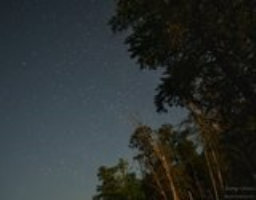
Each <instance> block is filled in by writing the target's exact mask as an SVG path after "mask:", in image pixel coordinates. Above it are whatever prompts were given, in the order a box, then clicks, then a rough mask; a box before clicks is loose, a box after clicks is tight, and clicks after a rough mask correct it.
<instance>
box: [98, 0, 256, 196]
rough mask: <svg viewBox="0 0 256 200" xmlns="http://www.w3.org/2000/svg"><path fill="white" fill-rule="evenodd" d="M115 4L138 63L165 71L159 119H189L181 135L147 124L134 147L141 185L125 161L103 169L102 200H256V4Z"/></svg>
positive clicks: (159, 0) (114, 23)
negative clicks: (181, 111) (173, 110)
mask: <svg viewBox="0 0 256 200" xmlns="http://www.w3.org/2000/svg"><path fill="white" fill-rule="evenodd" d="M115 4H116V10H115V13H114V15H113V16H112V18H111V19H110V21H109V24H110V26H111V28H112V30H113V31H114V33H126V39H125V43H126V45H128V47H129V53H130V55H131V58H133V59H135V60H136V61H137V63H138V65H140V67H141V68H142V69H149V70H158V69H161V71H163V75H162V78H161V83H160V84H159V85H158V87H157V94H156V96H155V104H156V108H157V111H158V112H168V110H169V108H170V107H173V106H179V107H183V108H186V109H187V110H188V113H189V115H188V118H187V121H186V122H184V123H182V126H181V127H179V128H176V129H175V128H173V127H172V126H171V125H163V126H161V127H160V128H159V129H157V130H152V129H151V127H150V125H139V126H138V127H137V128H136V130H135V131H134V133H133V135H132V136H131V141H130V146H131V148H134V149H136V150H137V152H138V154H137V155H136V156H135V159H136V160H137V161H138V163H139V165H140V168H141V177H140V178H137V177H136V176H135V173H133V172H130V171H129V170H127V169H128V168H127V164H126V163H125V162H124V161H123V160H121V161H120V162H119V163H118V164H117V166H114V167H113V168H112V167H103V168H100V170H99V178H100V180H101V181H102V182H101V185H100V186H99V187H98V190H97V191H98V193H97V194H96V196H95V197H94V199H102V200H105V199H113V200H115V199H147V200H148V199H149V200H151V199H152V200H155V199H163V200H172V199H173V200H183V199H185V200H186V199H216V200H217V199H239V198H240V199H241V198H243V199H256V66H255V64H256V56H255V52H256V2H255V1H254V0H225V1H223V0H193V1H188V0H186V1H185V0H179V1H177V0H115ZM138 101H139V99H138ZM105 173H106V174H107V175H106V174H105Z"/></svg>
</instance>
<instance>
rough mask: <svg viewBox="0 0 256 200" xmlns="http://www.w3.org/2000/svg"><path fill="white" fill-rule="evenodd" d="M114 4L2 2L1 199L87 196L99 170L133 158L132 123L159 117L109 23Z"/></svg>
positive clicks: (95, 0)
mask: <svg viewBox="0 0 256 200" xmlns="http://www.w3.org/2000/svg"><path fill="white" fill-rule="evenodd" d="M113 12H114V5H113V2H112V1H111V0H1V1H0V119H1V120H0V199H2V200H89V199H91V196H92V195H93V194H95V188H96V185H97V184H98V182H97V169H98V167H99V166H101V165H113V164H115V163H116V162H117V160H118V158H120V157H124V158H128V159H130V158H131V157H132V151H131V150H130V149H129V148H128V143H129V137H130V135H131V134H132V131H133V130H134V125H133V124H134V121H136V120H139V121H141V122H143V123H146V124H149V125H151V126H153V127H156V128H157V127H158V126H159V125H160V124H162V123H167V122H171V123H177V122H178V121H179V119H180V118H181V117H182V116H183V115H184V114H183V113H182V112H181V111H180V110H179V109H174V110H173V111H172V112H170V113H169V114H157V113H156V109H155V106H154V103H153V97H154V94H155V88H156V86H157V84H158V83H159V74H158V73H156V71H141V70H140V69H139V67H138V66H137V65H136V63H135V61H133V60H131V59H130V58H129V54H128V52H127V47H126V46H125V45H124V44H123V37H122V36H114V35H113V34H112V33H111V31H110V27H109V26H108V25H107V21H108V19H109V18H110V17H111V15H112V14H113Z"/></svg>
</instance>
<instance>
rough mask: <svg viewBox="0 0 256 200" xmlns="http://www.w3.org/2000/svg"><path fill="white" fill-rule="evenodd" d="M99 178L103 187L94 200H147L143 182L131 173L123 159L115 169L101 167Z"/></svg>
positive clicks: (100, 187)
mask: <svg viewBox="0 0 256 200" xmlns="http://www.w3.org/2000/svg"><path fill="white" fill-rule="evenodd" d="M98 178H99V180H100V181H101V185H99V186H98V187H97V192H98V194H97V195H95V196H94V197H93V200H145V198H144V194H143V192H142V189H141V181H140V180H139V179H138V178H137V177H136V175H135V173H132V172H129V170H128V163H127V162H126V161H125V160H123V159H120V160H119V162H118V163H117V164H116V165H115V166H113V167H106V166H102V167H100V168H99V172H98Z"/></svg>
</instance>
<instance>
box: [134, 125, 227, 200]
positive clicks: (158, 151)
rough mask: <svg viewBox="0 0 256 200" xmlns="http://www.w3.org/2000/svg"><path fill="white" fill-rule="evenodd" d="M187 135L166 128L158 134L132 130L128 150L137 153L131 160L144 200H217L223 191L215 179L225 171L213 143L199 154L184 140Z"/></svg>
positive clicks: (186, 133) (142, 128)
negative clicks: (137, 170)
mask: <svg viewBox="0 0 256 200" xmlns="http://www.w3.org/2000/svg"><path fill="white" fill-rule="evenodd" d="M191 134H192V131H191V129H184V130H182V131H177V130H175V129H174V128H173V127H172V126H170V125H163V126H162V127H160V128H159V129H158V130H152V129H151V128H150V127H148V126H143V125H141V126H139V127H138V128H137V129H136V130H135V132H134V134H133V135H132V137H131V147H132V148H134V149H136V150H137V151H138V154H137V156H136V157H135V159H136V160H137V161H138V162H139V163H140V166H141V169H142V172H143V173H142V174H143V180H146V181H145V182H144V191H145V196H146V197H147V198H148V197H151V199H152V200H155V199H163V200H170V199H173V200H182V199H190V200H191V199H215V200H217V199H219V198H220V197H221V195H222V194H223V191H224V188H222V187H220V186H221V184H220V181H221V180H222V179H220V177H219V176H218V175H219V172H223V171H224V169H225V168H223V166H222V165H221V166H220V164H222V163H221V162H220V161H221V156H220V155H219V154H217V153H218V151H217V149H216V148H214V147H213V146H214V145H213V144H212V143H213V141H212V143H211V144H212V145H211V147H207V148H206V147H205V148H203V151H202V152H201V153H199V152H198V151H197V145H196V143H195V142H193V141H192V140H189V139H188V136H189V135H191ZM201 136H202V135H200V137H201ZM202 143H203V144H204V143H206V142H205V140H202ZM207 144H209V143H208V142H207ZM152 196H153V197H154V198H152Z"/></svg>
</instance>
